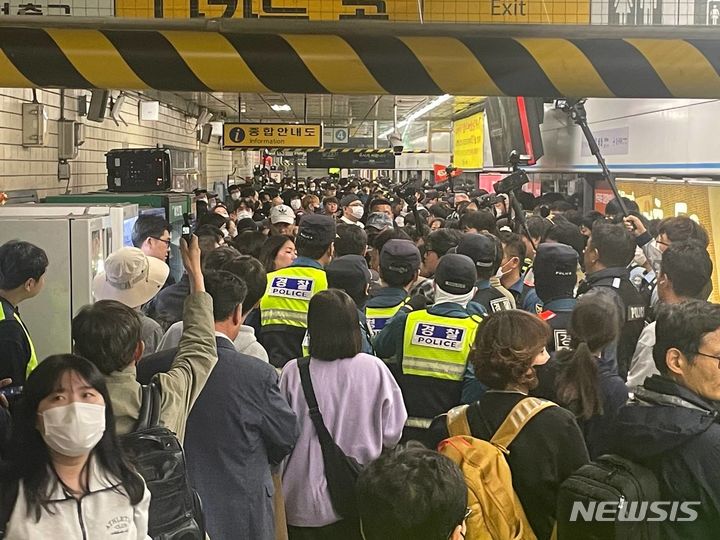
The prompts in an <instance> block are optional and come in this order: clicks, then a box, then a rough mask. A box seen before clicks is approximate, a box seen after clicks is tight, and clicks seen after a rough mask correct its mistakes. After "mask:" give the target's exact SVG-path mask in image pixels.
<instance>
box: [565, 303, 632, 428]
mask: <svg viewBox="0 0 720 540" xmlns="http://www.w3.org/2000/svg"><path fill="white" fill-rule="evenodd" d="M620 309H621V308H620V306H619V305H618V303H617V301H616V300H615V298H614V294H613V293H612V292H609V291H606V290H603V289H597V290H592V291H589V292H587V293H585V294H584V295H582V296H581V297H580V299H579V300H578V302H577V305H576V306H575V309H574V310H573V312H572V315H571V316H570V327H569V329H568V330H569V333H570V349H569V350H563V351H559V352H558V353H557V362H558V367H559V371H558V376H557V379H556V380H555V394H556V396H557V398H558V403H560V405H563V406H564V407H567V408H569V409H570V410H571V411H573V412H574V413H575V415H576V416H577V417H578V418H581V419H583V420H587V419H589V418H590V417H591V416H594V415H596V414H602V412H603V403H602V396H601V394H600V388H599V386H598V366H597V360H596V358H595V353H597V352H600V351H602V350H603V349H604V348H605V347H607V346H608V345H610V344H611V343H612V342H613V341H615V339H616V338H617V336H618V334H619V332H620Z"/></svg>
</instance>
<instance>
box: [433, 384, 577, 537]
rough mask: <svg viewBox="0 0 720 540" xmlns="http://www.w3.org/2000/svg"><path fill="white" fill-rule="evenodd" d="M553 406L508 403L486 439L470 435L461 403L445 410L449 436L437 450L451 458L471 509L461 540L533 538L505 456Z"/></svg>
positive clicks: (538, 401) (530, 401)
mask: <svg viewBox="0 0 720 540" xmlns="http://www.w3.org/2000/svg"><path fill="white" fill-rule="evenodd" d="M556 406H557V405H556V404H555V403H553V402H551V401H545V400H541V399H538V398H530V397H529V398H525V399H523V400H522V401H520V403H518V404H517V405H515V407H513V409H512V410H511V411H510V413H509V414H508V416H507V418H505V420H504V421H503V423H502V424H501V425H500V427H499V428H498V430H497V431H496V432H495V434H494V435H493V436H492V438H491V439H490V441H485V440H482V439H476V438H475V437H473V436H472V434H471V431H470V425H469V424H468V419H467V409H468V406H467V405H461V406H460V407H455V408H454V409H452V410H451V411H450V412H449V413H448V415H447V427H448V432H449V434H450V438H449V439H445V440H444V441H442V442H441V443H440V445H439V447H438V451H439V452H440V453H441V454H443V455H445V456H447V457H449V458H450V459H451V460H452V461H454V462H455V463H456V464H457V465H458V466H459V467H460V469H461V470H462V472H463V475H464V476H465V482H466V484H467V486H468V506H469V507H470V510H471V513H470V516H469V517H468V520H467V535H466V536H465V538H466V540H536V539H537V537H536V536H535V533H534V532H533V530H532V528H531V527H530V523H529V522H528V520H527V517H526V516H525V510H523V507H522V504H520V499H518V496H517V494H516V493H515V490H514V488H513V484H512V474H511V472H510V466H509V465H508V463H507V460H506V459H505V456H506V455H507V454H509V450H508V447H509V446H510V444H511V443H512V441H513V440H514V439H515V437H516V436H517V434H518V433H520V430H522V428H523V427H524V426H525V424H527V422H528V421H529V420H530V419H531V418H533V417H534V416H535V415H536V414H537V413H539V412H540V411H542V410H543V409H547V408H548V407H556ZM578 538H579V537H578Z"/></svg>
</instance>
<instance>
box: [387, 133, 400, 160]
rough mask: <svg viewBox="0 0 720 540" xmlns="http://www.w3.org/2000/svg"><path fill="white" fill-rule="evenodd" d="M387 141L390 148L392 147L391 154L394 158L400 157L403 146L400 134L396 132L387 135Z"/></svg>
mask: <svg viewBox="0 0 720 540" xmlns="http://www.w3.org/2000/svg"><path fill="white" fill-rule="evenodd" d="M387 140H388V143H389V144H390V146H392V149H393V154H395V155H396V156H399V155H402V152H403V148H404V146H403V142H402V137H400V134H399V133H398V132H397V131H396V132H395V133H391V134H390V135H388V137H387Z"/></svg>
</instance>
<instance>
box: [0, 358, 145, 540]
mask: <svg viewBox="0 0 720 540" xmlns="http://www.w3.org/2000/svg"><path fill="white" fill-rule="evenodd" d="M14 422H15V432H14V433H13V439H12V441H11V444H10V448H9V461H10V465H11V467H9V468H8V469H7V471H8V473H7V474H4V475H2V476H0V498H2V499H3V502H2V504H0V537H2V531H3V530H4V531H5V536H4V539H5V540H21V539H23V540H24V539H29V538H68V539H70V538H72V539H83V540H99V539H108V540H111V539H112V540H115V539H118V538H123V539H133V540H136V539H137V540H141V539H142V540H145V539H148V538H149V536H148V535H147V530H148V510H149V506H150V492H149V491H148V489H147V488H146V486H145V482H144V481H143V479H142V477H141V476H140V475H139V474H137V473H136V472H135V471H134V470H133V469H132V467H131V466H130V465H129V464H128V462H127V461H126V460H125V458H124V457H123V453H122V451H121V449H120V445H119V442H118V439H117V437H116V435H115V419H114V416H113V412H112V408H111V404H110V397H109V395H108V391H107V387H106V385H105V379H104V377H103V375H102V374H101V373H100V371H98V369H97V368H96V367H95V366H94V365H93V364H91V363H90V362H89V361H87V360H85V359H84V358H82V357H80V356H75V355H71V354H66V355H57V356H51V357H49V358H47V359H46V360H45V361H44V362H41V363H40V364H39V365H38V367H37V369H35V371H33V373H32V374H31V375H30V377H29V378H28V380H27V382H26V384H25V388H24V394H23V397H22V399H21V400H20V402H19V403H18V407H17V410H16V411H15V415H14ZM13 501H14V504H13ZM3 508H7V509H8V510H9V509H10V508H12V511H11V512H9V514H8V512H3V511H2V509H3ZM4 514H7V515H4Z"/></svg>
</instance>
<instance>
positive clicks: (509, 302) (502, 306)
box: [472, 279, 515, 313]
mask: <svg viewBox="0 0 720 540" xmlns="http://www.w3.org/2000/svg"><path fill="white" fill-rule="evenodd" d="M475 287H477V293H475V296H474V297H473V299H472V301H473V302H475V303H476V304H480V305H481V306H482V307H483V308H485V311H486V312H487V313H497V312H498V311H507V310H509V309H515V298H514V296H512V295H508V294H504V293H503V292H502V291H501V290H500V289H498V288H497V287H493V286H492V284H491V282H490V280H489V279H485V280H480V281H478V282H477V283H476V284H475ZM503 289H504V290H505V291H507V289H505V288H504V287H503Z"/></svg>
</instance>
